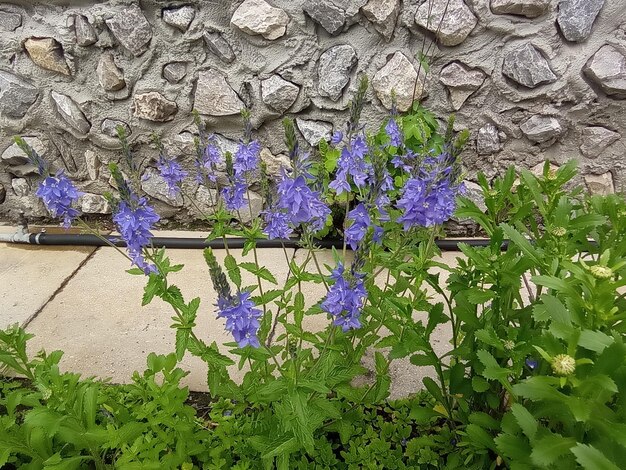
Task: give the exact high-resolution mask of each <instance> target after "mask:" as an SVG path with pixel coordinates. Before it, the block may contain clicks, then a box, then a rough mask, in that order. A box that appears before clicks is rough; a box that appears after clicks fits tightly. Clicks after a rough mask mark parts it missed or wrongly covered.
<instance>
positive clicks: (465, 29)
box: [415, 0, 478, 46]
mask: <svg viewBox="0 0 626 470" xmlns="http://www.w3.org/2000/svg"><path fill="white" fill-rule="evenodd" d="M415 22H416V23H417V24H418V25H419V26H421V27H422V28H425V29H427V30H428V31H430V32H432V33H435V34H436V35H437V37H438V38H439V41H440V42H441V44H442V45H444V46H457V45H459V44H461V43H462V42H463V41H465V39H466V38H467V36H469V34H470V33H471V32H472V30H473V29H474V27H475V26H476V24H477V23H478V19H477V18H476V17H475V16H474V14H473V13H472V11H471V10H470V9H469V8H468V6H467V5H466V4H465V2H463V0H431V1H428V2H424V3H422V5H420V7H419V8H418V9H417V13H416V14H415Z"/></svg>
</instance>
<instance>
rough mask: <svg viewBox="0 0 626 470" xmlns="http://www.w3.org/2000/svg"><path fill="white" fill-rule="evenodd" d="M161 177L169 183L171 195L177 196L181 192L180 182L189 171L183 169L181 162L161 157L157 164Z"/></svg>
mask: <svg viewBox="0 0 626 470" xmlns="http://www.w3.org/2000/svg"><path fill="white" fill-rule="evenodd" d="M157 167H158V169H159V173H160V174H161V177H162V178H163V179H164V180H165V183H167V188H168V189H169V191H170V196H176V195H177V194H178V193H179V192H180V184H181V183H182V182H183V180H184V179H185V177H186V176H187V174H188V173H187V172H186V171H185V170H183V169H182V167H181V166H180V164H179V163H178V162H177V161H176V160H173V159H166V158H163V157H161V158H159V163H158V165H157Z"/></svg>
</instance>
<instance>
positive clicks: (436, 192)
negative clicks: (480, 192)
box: [397, 178, 457, 230]
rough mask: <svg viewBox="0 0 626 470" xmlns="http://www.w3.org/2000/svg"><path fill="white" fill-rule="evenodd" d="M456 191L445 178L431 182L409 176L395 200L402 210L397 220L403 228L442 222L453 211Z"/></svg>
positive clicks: (428, 225) (427, 225) (429, 225)
mask: <svg viewBox="0 0 626 470" xmlns="http://www.w3.org/2000/svg"><path fill="white" fill-rule="evenodd" d="M456 193H457V191H456V189H455V188H454V187H453V186H452V185H451V184H450V182H449V181H447V180H441V181H439V182H437V183H432V184H431V183H429V181H428V180H424V179H420V178H410V179H409V180H408V181H407V182H406V184H405V185H404V189H403V191H402V197H401V198H400V199H399V200H398V202H397V206H398V209H401V210H402V215H401V216H400V217H399V218H398V222H401V223H402V224H404V229H405V230H408V229H410V228H411V227H414V226H420V227H431V226H433V225H439V224H442V223H443V222H445V221H446V220H448V219H449V218H450V217H451V216H452V214H453V213H454V209H455V208H456V202H455V199H456Z"/></svg>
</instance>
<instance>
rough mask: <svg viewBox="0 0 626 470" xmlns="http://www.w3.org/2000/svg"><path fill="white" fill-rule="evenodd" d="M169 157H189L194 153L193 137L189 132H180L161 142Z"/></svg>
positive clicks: (194, 143)
mask: <svg viewBox="0 0 626 470" xmlns="http://www.w3.org/2000/svg"><path fill="white" fill-rule="evenodd" d="M163 146H164V147H165V151H166V152H167V155H169V156H170V157H190V156H192V155H194V154H195V152H196V142H195V136H194V135H193V134H192V133H191V132H181V133H180V134H177V135H175V136H174V138H171V139H167V140H165V141H164V142H163Z"/></svg>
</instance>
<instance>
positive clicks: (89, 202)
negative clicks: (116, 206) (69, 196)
mask: <svg viewBox="0 0 626 470" xmlns="http://www.w3.org/2000/svg"><path fill="white" fill-rule="evenodd" d="M78 204H79V205H80V210H81V212H82V213H83V214H110V213H111V205H110V204H109V201H107V200H106V198H105V197H104V196H101V195H100V194H92V193H85V194H83V195H82V196H80V198H79V200H78Z"/></svg>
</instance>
